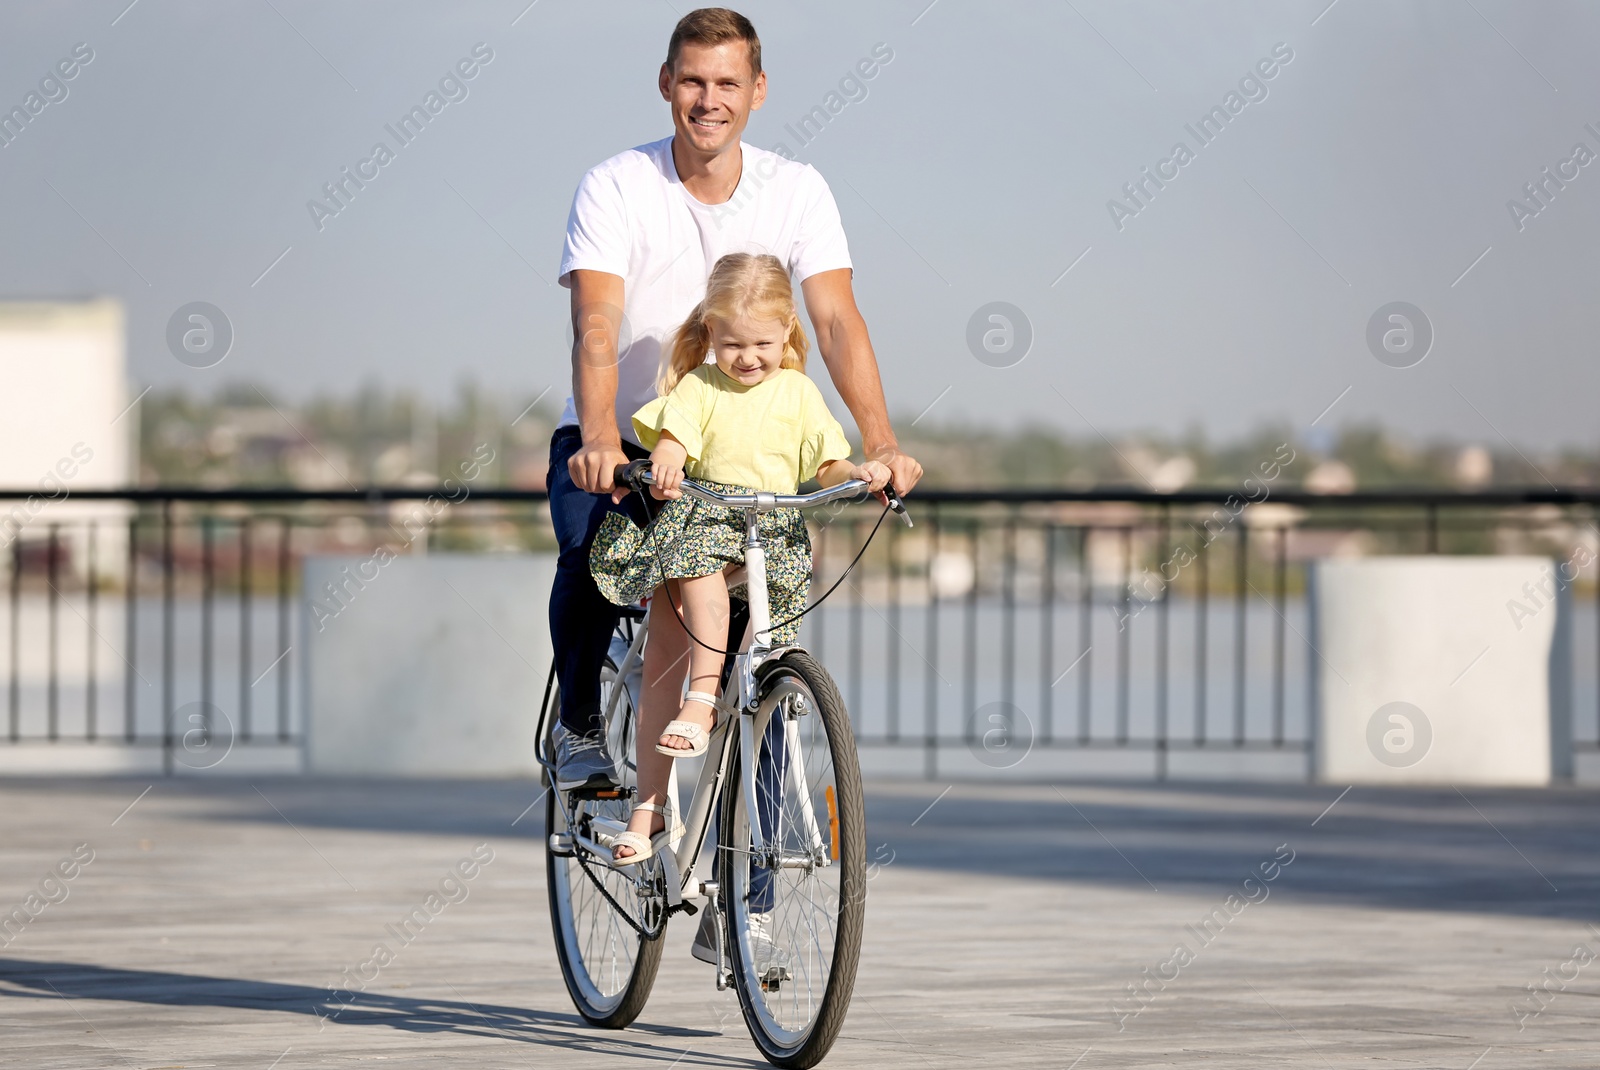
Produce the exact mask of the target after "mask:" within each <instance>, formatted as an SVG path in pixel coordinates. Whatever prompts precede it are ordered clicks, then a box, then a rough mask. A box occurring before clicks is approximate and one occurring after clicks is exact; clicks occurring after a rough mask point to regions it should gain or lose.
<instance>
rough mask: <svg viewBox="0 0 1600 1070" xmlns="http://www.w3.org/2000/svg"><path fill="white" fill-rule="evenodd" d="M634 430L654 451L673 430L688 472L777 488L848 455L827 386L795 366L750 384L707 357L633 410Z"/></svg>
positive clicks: (785, 489) (792, 485)
mask: <svg viewBox="0 0 1600 1070" xmlns="http://www.w3.org/2000/svg"><path fill="white" fill-rule="evenodd" d="M633 430H634V433H635V434H636V435H637V436H638V438H639V444H640V445H642V446H643V447H644V448H645V449H650V450H653V449H655V447H656V443H657V442H659V441H660V440H661V432H662V431H670V432H671V433H672V437H673V438H676V439H677V440H678V441H679V442H681V443H683V446H684V449H686V450H687V451H688V453H689V460H688V463H687V464H685V465H684V474H685V475H687V476H688V477H689V478H690V479H709V480H713V481H715V482H718V483H732V484H734V485H736V486H741V487H751V488H753V489H755V490H769V491H773V492H774V493H777V494H793V493H794V492H795V490H796V489H797V488H798V487H799V486H800V484H801V483H804V482H805V481H807V480H809V479H815V478H816V475H817V469H818V468H820V467H822V466H823V465H824V464H827V463H828V462H829V461H838V460H847V459H848V458H849V457H850V443H849V441H848V440H847V439H846V438H845V437H844V428H842V427H840V426H839V421H838V420H835V419H834V418H833V414H832V413H830V412H829V411H828V405H827V402H825V401H823V400H822V391H820V390H818V389H817V384H816V383H813V382H812V381H811V379H810V378H809V377H808V376H807V375H806V374H805V373H804V372H799V371H795V370H794V369H793V368H783V369H780V370H779V371H778V373H777V374H776V375H773V376H771V377H769V378H767V379H763V380H762V381H761V382H759V383H756V384H755V385H754V386H746V385H744V384H743V383H741V382H739V381H738V380H736V379H734V378H732V377H731V376H729V375H728V374H727V373H726V372H724V371H723V370H722V369H721V368H719V367H717V365H716V364H714V363H707V364H702V365H701V366H700V367H698V368H696V369H695V370H694V371H692V372H690V373H689V374H688V375H685V376H684V377H683V378H682V379H681V380H679V381H678V385H677V386H675V387H673V388H672V393H670V394H668V395H667V396H666V397H664V398H656V399H655V400H654V401H652V402H651V403H650V404H648V405H646V406H645V407H644V408H642V409H640V410H639V411H638V412H636V413H634V414H633Z"/></svg>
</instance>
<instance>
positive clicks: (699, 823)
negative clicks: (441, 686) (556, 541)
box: [584, 473, 909, 902]
mask: <svg viewBox="0 0 1600 1070" xmlns="http://www.w3.org/2000/svg"><path fill="white" fill-rule="evenodd" d="M644 479H645V482H647V483H648V482H649V473H645V474H644ZM866 486H867V484H866V483H864V482H862V481H861V480H856V479H852V480H848V481H846V482H844V483H840V484H838V485H837V486H833V487H829V488H827V489H825V490H821V491H817V492H816V493H814V494H772V493H768V492H765V491H758V492H756V493H753V494H722V493H719V492H717V491H714V490H711V489H710V488H709V487H703V486H701V485H700V484H698V483H696V482H694V481H693V480H688V479H686V480H684V481H683V483H682V490H683V493H685V494H687V495H689V496H690V497H693V498H697V499H699V500H701V501H705V502H710V503H712V504H715V505H723V506H727V507H729V508H734V509H743V510H744V511H745V545H744V553H745V564H744V571H745V585H746V588H747V591H748V594H747V601H748V603H749V606H750V635H751V643H750V646H749V648H748V649H747V650H745V651H743V652H741V653H740V654H738V655H736V656H735V661H734V669H733V674H732V677H731V678H730V680H729V684H730V685H733V689H734V692H735V698H736V702H735V704H734V706H733V709H734V710H736V711H737V716H735V717H723V716H719V718H718V721H717V724H716V726H715V727H714V728H713V729H712V732H711V739H710V744H709V745H708V747H707V748H706V755H705V764H704V765H703V766H702V767H701V770H700V777H699V781H698V783H697V784H696V785H695V790H694V795H693V797H692V799H691V801H690V804H689V812H688V814H687V815H686V817H685V819H684V821H683V826H684V830H685V831H684V834H683V836H682V837H681V838H680V839H679V840H677V841H675V842H673V844H672V845H671V846H672V854H671V856H670V857H671V858H672V861H673V863H674V866H673V869H674V873H675V874H678V875H681V879H680V880H676V881H672V880H671V877H672V876H673V874H669V881H671V883H672V884H675V885H677V887H676V888H671V889H669V893H668V894H669V896H672V894H673V893H674V892H675V893H676V895H677V897H678V899H679V901H680V902H681V901H682V900H699V899H704V898H707V897H708V896H709V895H715V894H716V893H717V891H718V889H717V888H716V887H715V884H714V883H713V882H712V881H708V880H707V879H704V878H702V877H701V876H700V875H699V866H700V865H701V858H700V855H701V850H702V848H703V847H704V846H705V836H706V833H707V831H708V830H709V829H710V826H711V808H712V805H713V804H714V802H715V800H716V798H717V795H718V789H719V788H720V786H721V784H722V781H723V778H724V776H726V774H727V770H728V759H729V757H730V755H731V754H732V753H733V748H732V746H731V743H732V740H733V739H734V738H735V737H737V739H738V741H739V770H740V779H741V781H742V785H743V788H744V804H745V807H746V816H747V818H748V824H749V828H750V834H751V837H752V839H753V841H754V842H753V844H752V854H753V856H754V857H756V858H760V859H764V860H766V862H767V864H768V865H782V864H784V862H785V861H786V860H785V859H782V858H779V857H778V856H777V850H776V848H775V847H774V846H773V845H770V844H768V843H767V842H766V841H765V830H764V829H763V828H762V822H761V820H760V815H759V814H758V812H757V808H756V798H757V796H756V768H757V758H756V747H757V742H758V741H759V740H761V739H763V738H764V737H765V735H766V732H767V728H768V725H769V724H770V723H771V718H772V711H773V708H774V706H775V705H776V700H775V699H774V700H771V701H769V702H767V703H764V704H758V703H757V701H756V696H757V679H756V673H757V670H759V669H760V668H761V666H762V665H763V664H765V663H766V662H768V661H770V660H772V659H773V658H777V657H782V656H783V655H784V654H787V653H788V652H790V651H792V650H800V649H802V648H801V647H798V646H792V645H786V646H778V647H774V646H772V645H771V639H772V627H773V624H772V615H771V613H772V611H771V604H770V602H769V601H768V597H767V568H766V564H767V559H766V553H765V551H764V550H763V548H762V545H761V535H760V532H759V530H758V525H759V521H760V517H761V514H762V513H765V512H770V511H771V510H773V509H780V508H804V507H806V506H814V505H822V504H825V503H827V502H831V501H837V500H839V499H842V498H853V497H859V496H860V494H861V493H862V491H863V490H864V489H865V488H866ZM902 515H903V514H902ZM908 522H909V521H908ZM653 608H654V607H652V611H653ZM648 632H649V626H648V622H644V623H642V624H641V627H639V628H638V629H637V631H636V632H635V634H634V638H633V643H632V644H631V645H630V646H629V648H628V653H627V656H626V657H625V658H624V659H623V663H622V664H621V665H619V666H617V678H618V682H619V685H620V684H621V682H622V681H624V680H626V679H627V678H628V676H629V674H630V673H632V672H633V671H634V670H635V669H636V668H638V667H639V666H641V665H642V664H643V661H644V642H645V636H646V635H647V634H648ZM718 638H720V637H718ZM624 690H625V688H624V687H622V686H618V687H615V688H613V689H612V692H611V695H610V697H609V698H608V700H607V702H606V708H605V711H604V716H605V719H606V724H607V725H611V724H613V723H615V722H614V720H613V718H614V717H615V716H616V714H617V703H618V701H619V699H620V697H621V694H622V692H623V691H624ZM719 707H720V709H719V713H722V712H726V709H727V703H726V694H724V702H722V703H719ZM736 723H739V724H741V728H740V730H739V731H738V732H737V733H736V732H735V731H734V727H733V726H734V725H735V724H736ZM783 730H784V742H785V752H786V753H787V754H790V755H798V754H800V753H801V752H800V728H799V725H798V724H797V723H796V722H795V721H794V720H793V719H790V720H786V722H785V724H784V726H783ZM784 764H785V765H786V766H787V767H788V770H789V774H790V776H791V778H792V780H793V784H794V788H795V791H796V793H797V796H798V797H799V798H802V799H803V798H807V797H809V795H810V786H809V785H808V783H807V782H806V773H805V765H804V763H803V762H799V761H788V762H785V763H784ZM677 765H678V763H677V762H674V763H673V765H672V772H671V774H670V775H669V779H668V785H667V797H668V807H669V809H671V810H672V812H673V813H679V812H680V811H679V810H678V783H677ZM801 811H802V814H803V820H804V822H805V836H806V840H807V842H808V844H809V846H810V848H811V849H810V851H809V852H807V858H806V862H807V863H808V864H813V865H820V866H826V865H829V864H830V863H831V859H830V857H829V851H828V850H827V846H826V844H824V842H823V839H822V829H821V827H820V826H819V825H818V824H817V819H816V814H815V813H813V812H812V810H811V808H810V807H809V806H806V807H801ZM594 823H595V824H596V825H601V826H605V827H606V828H607V831H609V832H611V833H613V834H615V833H618V832H621V831H622V830H623V828H624V826H623V825H621V824H620V823H617V822H612V821H609V820H607V819H604V818H596V819H595V821H594ZM613 825H615V828H611V826H613ZM584 846H585V847H587V848H589V849H590V850H591V851H594V852H595V853H597V854H599V853H604V854H609V852H608V851H605V849H604V848H603V847H602V846H601V845H599V844H594V843H589V842H585V843H584ZM636 879H638V878H637V877H636Z"/></svg>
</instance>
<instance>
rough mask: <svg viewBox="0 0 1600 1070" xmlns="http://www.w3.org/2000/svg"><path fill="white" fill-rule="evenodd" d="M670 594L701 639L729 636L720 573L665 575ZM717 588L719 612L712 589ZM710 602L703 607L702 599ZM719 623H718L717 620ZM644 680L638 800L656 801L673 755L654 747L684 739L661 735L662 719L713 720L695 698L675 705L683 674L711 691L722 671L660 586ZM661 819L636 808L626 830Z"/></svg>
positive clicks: (661, 823)
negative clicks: (691, 634)
mask: <svg viewBox="0 0 1600 1070" xmlns="http://www.w3.org/2000/svg"><path fill="white" fill-rule="evenodd" d="M668 582H669V583H670V584H672V597H673V600H675V601H676V602H677V603H678V604H679V605H680V606H682V607H683V610H684V616H685V617H686V618H687V619H688V623H689V628H690V629H691V630H692V631H693V632H694V634H695V635H697V636H699V637H700V638H701V639H702V640H704V641H705V642H706V643H709V644H710V645H712V646H716V647H720V646H724V645H726V643H727V638H728V583H727V580H726V579H725V578H724V577H723V576H722V574H721V573H716V574H713V575H711V576H704V577H701V578H699V579H692V580H669V581H668ZM719 589H720V592H721V610H720V616H719V614H718V610H717V605H716V601H717V594H718V591H719ZM708 601H709V602H710V603H711V605H709V606H707V605H706V604H705V603H706V602H708ZM719 622H720V623H719ZM643 672H644V679H643V680H642V681H641V689H640V690H641V693H640V696H639V711H638V712H639V721H638V727H637V730H636V732H635V736H636V739H637V743H636V747H635V750H636V751H637V755H636V761H637V763H638V770H639V797H638V799H637V800H636V801H637V802H648V803H656V804H660V803H662V802H664V801H665V800H666V797H667V775H668V773H669V771H670V770H671V768H672V762H673V759H672V758H669V757H667V756H666V755H665V754H659V753H657V752H656V743H657V742H658V741H661V742H665V744H666V745H668V746H672V745H673V744H676V743H681V742H683V741H682V740H680V739H679V738H678V737H676V736H673V737H668V738H667V739H666V740H664V741H663V740H662V736H661V733H662V731H663V730H664V729H665V728H666V727H667V722H668V721H670V720H672V719H674V718H676V717H680V716H681V717H683V718H684V719H685V720H694V721H698V722H699V723H700V724H702V725H704V726H705V727H706V728H708V729H709V728H710V727H711V724H712V713H711V711H710V710H708V709H706V707H705V706H703V705H701V704H700V703H690V704H689V707H688V709H687V710H680V705H681V700H682V698H683V678H684V675H685V674H686V673H692V675H691V678H690V680H689V690H691V691H707V692H711V693H713V694H714V693H715V692H716V690H717V681H718V680H719V679H720V678H721V674H722V655H720V654H717V653H714V652H712V651H709V650H706V649H705V648H704V647H701V646H698V645H696V644H695V643H694V641H693V640H692V639H690V638H689V636H688V635H687V634H686V633H685V632H684V630H683V624H682V623H681V622H680V621H679V620H678V615H677V613H675V612H674V611H673V608H672V604H671V602H669V601H668V599H667V593H666V590H665V588H663V587H658V588H656V592H655V595H654V596H653V597H652V598H651V600H650V639H649V641H648V642H646V643H645V648H644V670H643ZM664 827H665V818H663V817H662V816H661V815H660V814H657V813H653V812H651V811H649V810H635V811H634V814H633V816H632V817H631V818H630V819H629V820H628V828H629V830H630V831H633V832H638V833H642V834H644V835H646V836H649V835H653V834H654V833H657V832H660V831H661V830H662V829H663V828H664ZM631 853H632V852H631V851H630V850H629V849H628V848H626V847H623V848H619V849H618V852H617V856H618V857H619V858H627V857H628V855H630V854H631Z"/></svg>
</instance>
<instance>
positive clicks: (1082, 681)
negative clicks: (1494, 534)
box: [1078, 524, 1094, 747]
mask: <svg viewBox="0 0 1600 1070" xmlns="http://www.w3.org/2000/svg"><path fill="white" fill-rule="evenodd" d="M1093 613H1094V575H1093V573H1092V572H1091V570H1090V568H1089V525H1088V524H1084V525H1083V526H1082V527H1080V528H1078V662H1079V664H1081V665H1082V669H1080V670H1079V672H1078V745H1079V746H1084V747H1086V746H1088V745H1089V728H1090V710H1089V700H1090V699H1091V698H1092V697H1093V691H1092V686H1091V676H1090V670H1091V669H1092V668H1093V667H1094V658H1093V657H1091V652H1092V651H1093V650H1094V617H1093Z"/></svg>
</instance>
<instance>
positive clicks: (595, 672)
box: [546, 427, 650, 735]
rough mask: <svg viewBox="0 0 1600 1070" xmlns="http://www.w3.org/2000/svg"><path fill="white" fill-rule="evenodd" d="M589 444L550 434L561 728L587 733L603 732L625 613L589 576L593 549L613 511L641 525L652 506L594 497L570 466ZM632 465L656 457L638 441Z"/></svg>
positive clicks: (553, 616) (553, 612)
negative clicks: (603, 681) (612, 657)
mask: <svg viewBox="0 0 1600 1070" xmlns="http://www.w3.org/2000/svg"><path fill="white" fill-rule="evenodd" d="M582 445H583V435H582V433H581V432H580V431H579V430H578V429H577V428H576V427H558V428H556V432H555V434H553V435H551V436H550V474H549V477H548V479H547V482H546V486H547V487H548V488H549V492H550V521H551V523H552V524H553V525H554V526H555V531H556V543H557V545H558V546H559V547H560V549H561V552H560V555H559V556H558V557H557V558H556V578H555V583H554V584H553V585H552V586H551V588H550V645H551V646H552V647H553V648H554V649H555V659H556V680H557V681H558V682H559V683H560V685H561V723H562V724H564V725H566V726H567V728H568V729H569V730H571V731H573V732H577V733H579V734H580V735H587V734H589V733H591V732H598V731H601V730H602V729H603V728H604V727H605V725H604V724H603V723H602V719H601V716H600V666H601V664H602V663H603V662H604V661H605V658H606V649H607V647H609V646H610V644H611V633H612V631H613V630H615V629H616V627H617V620H618V618H619V617H620V615H621V611H620V609H619V608H618V607H617V606H615V605H612V604H611V603H610V602H608V601H607V600H606V597H605V595H603V594H601V593H600V589H599V588H598V587H596V586H595V585H594V577H593V576H591V575H590V574H589V547H590V546H591V545H592V544H593V543H594V536H595V533H596V532H597V531H599V530H600V523H601V521H603V520H604V519H605V518H606V515H607V514H608V513H622V514H623V515H625V516H629V517H631V518H632V519H633V521H634V523H636V524H639V525H640V526H641V527H643V526H644V524H645V523H647V522H648V520H649V518H648V517H647V516H643V515H641V514H643V513H644V512H645V511H646V510H647V509H648V508H649V503H648V502H646V501H644V500H642V498H641V496H640V495H638V494H630V495H628V496H627V497H625V498H623V499H622V501H621V502H620V503H614V502H612V500H611V496H610V495H609V494H590V493H589V492H588V491H586V490H584V489H582V488H581V487H579V486H578V485H577V484H576V483H574V482H573V481H572V475H571V473H569V472H568V471H567V461H568V460H569V459H570V458H571V457H572V455H573V454H575V453H577V452H578V450H579V448H581V447H582ZM622 451H623V452H624V453H626V454H627V455H628V457H629V458H630V459H635V460H636V459H639V458H643V457H648V456H650V455H649V453H648V452H646V451H645V450H644V449H642V448H640V447H638V446H635V445H634V444H633V443H631V442H624V443H623V444H622Z"/></svg>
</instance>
